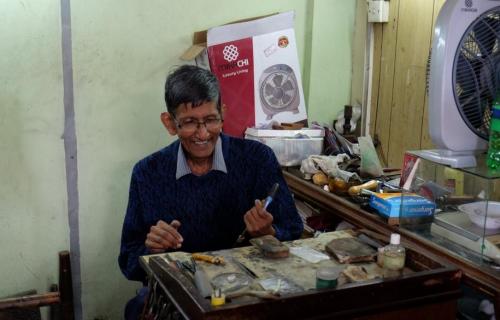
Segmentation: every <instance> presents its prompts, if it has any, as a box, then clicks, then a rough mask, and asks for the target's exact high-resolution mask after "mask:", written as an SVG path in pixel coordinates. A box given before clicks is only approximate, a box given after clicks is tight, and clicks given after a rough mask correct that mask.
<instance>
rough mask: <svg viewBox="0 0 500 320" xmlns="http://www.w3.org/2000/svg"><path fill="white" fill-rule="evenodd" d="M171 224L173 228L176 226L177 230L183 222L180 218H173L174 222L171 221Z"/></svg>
mask: <svg viewBox="0 0 500 320" xmlns="http://www.w3.org/2000/svg"><path fill="white" fill-rule="evenodd" d="M170 226H171V227H172V228H174V229H175V230H177V229H179V227H180V226H181V223H180V222H179V221H178V220H172V222H171V223H170Z"/></svg>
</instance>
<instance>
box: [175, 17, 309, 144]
mask: <svg viewBox="0 0 500 320" xmlns="http://www.w3.org/2000/svg"><path fill="white" fill-rule="evenodd" d="M293 20H294V13H293V12H286V13H282V14H272V15H268V16H263V17H259V18H250V19H245V20H240V21H237V22H234V23H230V24H227V25H223V26H220V27H215V28H212V29H210V30H208V31H198V32H195V33H194V35H193V44H192V46H191V47H190V48H189V49H188V50H187V51H186V52H184V54H183V55H182V56H181V59H182V60H186V61H192V60H194V61H195V62H196V64H197V65H198V66H201V67H204V68H208V69H210V70H211V71H212V72H214V74H215V75H216V76H217V78H218V79H219V82H220V85H221V98H222V103H223V104H224V105H225V114H224V117H225V123H224V127H223V130H224V132H225V133H227V134H230V135H233V136H240V137H242V136H243V134H244V132H245V129H246V128H247V127H254V126H262V125H266V124H269V123H270V122H288V123H294V122H301V123H303V124H305V125H307V113H306V106H305V100H304V94H303V90H302V81H301V76H300V66H299V63H298V54H297V48H296V41H295V33H294V30H293ZM207 43H208V46H209V48H208V50H207ZM209 65H210V67H209Z"/></svg>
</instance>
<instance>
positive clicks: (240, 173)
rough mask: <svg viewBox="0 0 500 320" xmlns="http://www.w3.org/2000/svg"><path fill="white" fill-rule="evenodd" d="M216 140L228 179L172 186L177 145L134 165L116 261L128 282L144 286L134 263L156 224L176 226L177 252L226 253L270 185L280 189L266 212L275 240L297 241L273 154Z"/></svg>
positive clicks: (211, 175)
mask: <svg viewBox="0 0 500 320" xmlns="http://www.w3.org/2000/svg"><path fill="white" fill-rule="evenodd" d="M221 140H222V152H223V155H224V161H225V163H226V167H227V174H226V173H224V172H221V171H217V170H212V171H209V172H208V173H207V174H205V175H203V176H196V175H193V174H188V175H185V176H183V177H181V178H180V179H178V180H176V179H175V172H176V166H177V152H178V148H179V143H180V142H179V140H177V141H175V142H173V143H172V144H170V145H169V146H167V147H165V148H164V149H162V150H160V151H158V152H156V153H153V154H152V155H150V156H148V157H146V158H144V159H143V160H141V161H139V162H138V163H137V164H136V165H135V167H134V169H133V172H132V179H131V183H130V193H129V202H128V208H127V213H126V216H125V221H124V224H123V230H122V240H121V249H120V256H119V258H118V261H119V264H120V268H121V270H122V272H123V273H124V274H125V276H126V277H127V278H128V279H130V280H138V281H144V280H145V274H144V272H143V270H142V269H141V268H140V266H139V260H138V258H139V256H141V255H145V254H148V253H149V252H148V250H147V248H146V247H145V244H144V242H145V239H146V235H147V234H148V232H149V230H150V227H151V226H153V225H155V224H156V223H157V222H158V220H163V221H165V222H167V223H170V222H171V221H172V220H174V219H176V220H179V221H180V223H181V226H180V228H179V229H178V231H179V233H180V234H181V235H182V237H183V238H184V242H183V243H182V247H181V248H180V250H182V251H187V252H195V251H210V250H219V249H225V248H229V247H231V246H232V245H233V244H234V242H235V240H236V239H237V238H238V235H239V234H240V233H241V232H242V231H243V230H244V229H245V223H244V220H243V215H244V214H245V213H246V212H247V211H248V210H249V209H250V208H252V207H253V206H254V205H255V203H254V201H255V199H264V198H265V197H266V196H267V193H268V191H269V190H270V189H271V187H272V185H273V184H274V183H275V182H278V183H279V184H280V188H279V190H278V192H277V194H276V196H275V198H274V200H273V202H272V203H271V204H270V205H269V207H268V208H267V210H268V211H269V212H270V213H271V214H272V215H273V218H274V220H273V227H274V229H275V230H276V237H277V238H278V239H280V240H282V241H284V240H292V239H297V238H298V237H299V236H300V234H301V232H302V229H303V225H302V221H301V219H300V217H299V215H298V213H297V209H296V208H295V205H294V202H293V199H292V196H291V194H290V191H289V190H288V187H287V185H286V183H285V180H284V179H283V176H282V173H281V169H280V166H279V164H278V161H277V160H276V157H275V155H274V153H273V151H272V150H271V149H270V148H269V147H267V146H266V145H264V144H262V143H260V142H256V141H251V140H243V139H238V138H233V137H229V136H226V135H224V134H221Z"/></svg>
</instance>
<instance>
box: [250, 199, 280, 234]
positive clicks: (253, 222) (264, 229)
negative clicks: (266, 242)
mask: <svg viewBox="0 0 500 320" xmlns="http://www.w3.org/2000/svg"><path fill="white" fill-rule="evenodd" d="M243 219H244V220H245V225H246V228H247V232H248V233H249V234H250V236H252V237H260V236H265V235H268V234H270V235H273V236H274V235H275V233H276V231H275V230H274V228H273V225H272V223H273V216H272V215H271V214H270V213H269V212H267V210H266V209H264V204H263V202H262V201H260V200H255V206H254V207H253V208H252V209H250V210H248V211H247V213H245V216H244V217H243Z"/></svg>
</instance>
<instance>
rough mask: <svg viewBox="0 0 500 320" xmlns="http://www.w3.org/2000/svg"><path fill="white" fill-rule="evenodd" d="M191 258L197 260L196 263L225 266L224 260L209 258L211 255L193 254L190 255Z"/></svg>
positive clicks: (217, 257) (214, 257) (215, 257)
mask: <svg viewBox="0 0 500 320" xmlns="http://www.w3.org/2000/svg"><path fill="white" fill-rule="evenodd" d="M191 257H193V259H194V260H198V261H205V262H208V263H213V264H221V265H224V264H225V261H224V258H223V257H219V256H211V255H208V254H202V253H193V254H191Z"/></svg>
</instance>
